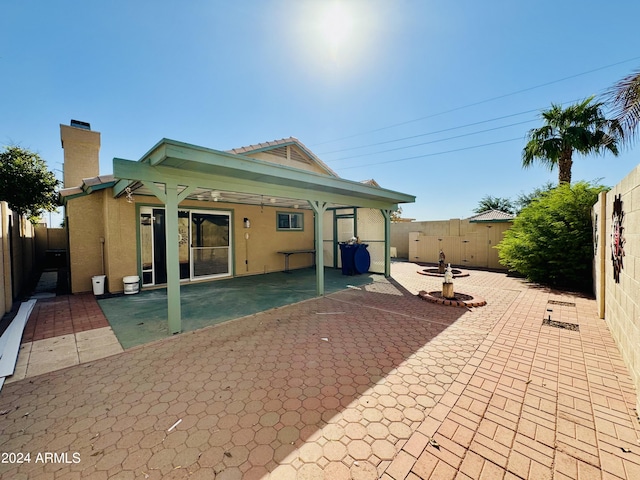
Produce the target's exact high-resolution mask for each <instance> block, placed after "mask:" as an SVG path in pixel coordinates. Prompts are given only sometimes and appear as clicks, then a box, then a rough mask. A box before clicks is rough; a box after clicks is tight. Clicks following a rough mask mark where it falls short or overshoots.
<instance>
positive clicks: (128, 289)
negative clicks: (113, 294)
mask: <svg viewBox="0 0 640 480" xmlns="http://www.w3.org/2000/svg"><path fill="white" fill-rule="evenodd" d="M122 281H123V283H124V294H125V295H133V294H134V293H138V292H139V291H140V277H139V276H138V275H130V276H128V277H124V278H123V279H122Z"/></svg>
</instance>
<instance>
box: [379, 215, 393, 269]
mask: <svg viewBox="0 0 640 480" xmlns="http://www.w3.org/2000/svg"><path fill="white" fill-rule="evenodd" d="M380 211H381V212H382V216H383V217H384V276H385V277H387V278H388V277H390V276H391V212H392V210H384V209H383V210H380Z"/></svg>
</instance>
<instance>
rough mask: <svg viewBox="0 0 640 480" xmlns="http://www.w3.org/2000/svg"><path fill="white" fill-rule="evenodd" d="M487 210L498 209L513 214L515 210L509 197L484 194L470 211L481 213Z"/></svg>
mask: <svg viewBox="0 0 640 480" xmlns="http://www.w3.org/2000/svg"><path fill="white" fill-rule="evenodd" d="M487 210H498V211H500V212H504V213H510V214H514V213H515V211H516V209H515V207H514V206H513V202H512V201H511V199H510V198H507V197H494V196H493V195H485V196H484V197H482V198H481V199H480V201H479V202H478V206H477V207H476V208H474V209H473V210H472V211H473V213H482V212H486V211H487Z"/></svg>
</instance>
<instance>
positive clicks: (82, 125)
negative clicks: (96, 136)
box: [70, 119, 91, 130]
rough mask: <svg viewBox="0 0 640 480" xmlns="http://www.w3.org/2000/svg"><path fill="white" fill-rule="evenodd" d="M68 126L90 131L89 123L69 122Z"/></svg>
mask: <svg viewBox="0 0 640 480" xmlns="http://www.w3.org/2000/svg"><path fill="white" fill-rule="evenodd" d="M70 125H71V126H72V127H76V128H82V129H84V130H91V124H90V123H89V122H81V121H80V120H73V119H72V120H71V123H70Z"/></svg>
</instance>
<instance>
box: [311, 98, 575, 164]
mask: <svg viewBox="0 0 640 480" xmlns="http://www.w3.org/2000/svg"><path fill="white" fill-rule="evenodd" d="M580 100H582V99H580V98H577V99H574V100H570V101H567V102H562V103H560V104H559V105H566V104H567V103H575V102H577V101H580ZM541 110H542V108H536V109H532V110H525V111H523V112H518V113H512V114H510V115H503V116H501V117H494V118H489V119H487V120H480V121H478V122H473V123H467V124H465V125H459V126H457V127H450V128H444V129H442V130H435V131H433V132H426V133H419V134H417V135H411V136H409V137H402V138H396V139H393V140H386V141H384V142H376V143H368V144H366V145H359V146H357V147H348V148H342V149H339V150H331V151H329V152H320V153H318V155H329V154H331V153H340V152H348V151H351V150H359V149H362V148H368V147H375V146H378V145H386V144H388V143H395V142H401V141H404V140H412V139H414V138H420V137H425V136H428V135H435V134H438V133H443V132H450V131H452V130H459V129H461V128H467V127H473V126H475V125H481V124H483V123H490V122H495V121H496V120H502V119H505V118H511V117H517V116H519V115H525V114H527V113H533V112H540V111H541ZM330 161H332V160H330Z"/></svg>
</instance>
